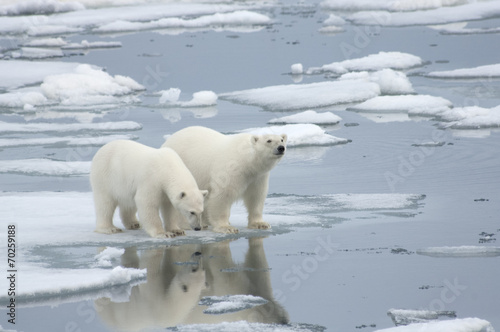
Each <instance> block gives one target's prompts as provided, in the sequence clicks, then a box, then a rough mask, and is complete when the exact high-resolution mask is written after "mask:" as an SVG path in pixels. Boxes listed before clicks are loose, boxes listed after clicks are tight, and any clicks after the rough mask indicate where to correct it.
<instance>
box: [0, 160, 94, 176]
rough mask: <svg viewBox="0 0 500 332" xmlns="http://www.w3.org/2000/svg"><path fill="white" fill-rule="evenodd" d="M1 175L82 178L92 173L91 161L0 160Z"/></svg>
mask: <svg viewBox="0 0 500 332" xmlns="http://www.w3.org/2000/svg"><path fill="white" fill-rule="evenodd" d="M0 173H14V174H24V175H35V176H38V175H49V176H82V175H87V174H89V173H90V161H56V160H50V159H19V160H0Z"/></svg>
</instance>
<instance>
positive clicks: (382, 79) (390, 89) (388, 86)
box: [339, 68, 414, 95]
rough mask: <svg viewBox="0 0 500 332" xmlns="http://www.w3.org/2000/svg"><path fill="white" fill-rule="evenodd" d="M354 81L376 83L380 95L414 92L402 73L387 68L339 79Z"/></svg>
mask: <svg viewBox="0 0 500 332" xmlns="http://www.w3.org/2000/svg"><path fill="white" fill-rule="evenodd" d="M355 79H357V80H365V81H368V82H374V83H377V84H378V85H379V86H380V91H381V93H382V94H387V95H395V94H407V93H413V92H414V90H413V87H412V85H411V82H410V80H409V79H408V77H407V76H406V75H405V74H404V73H402V72H400V71H394V70H392V69H389V68H386V69H382V70H378V71H376V72H367V71H362V72H352V73H347V74H343V75H342V76H340V77H339V80H355Z"/></svg>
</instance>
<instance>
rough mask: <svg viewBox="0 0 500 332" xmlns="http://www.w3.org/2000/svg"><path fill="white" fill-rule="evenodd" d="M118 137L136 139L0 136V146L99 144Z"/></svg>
mask: <svg viewBox="0 0 500 332" xmlns="http://www.w3.org/2000/svg"><path fill="white" fill-rule="evenodd" d="M118 139H137V136H134V135H108V136H91V137H77V136H66V137H39V138H1V139H0V148H7V147H20V146H37V145H43V146H50V145H57V146H101V145H104V144H106V143H109V142H111V141H114V140H118Z"/></svg>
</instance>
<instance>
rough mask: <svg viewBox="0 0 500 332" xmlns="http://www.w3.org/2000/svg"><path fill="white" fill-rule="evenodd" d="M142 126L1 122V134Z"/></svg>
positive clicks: (135, 124) (134, 125)
mask: <svg viewBox="0 0 500 332" xmlns="http://www.w3.org/2000/svg"><path fill="white" fill-rule="evenodd" d="M141 128H142V125H141V124H139V123H137V122H134V121H117V122H96V123H14V122H3V121H0V134H10V133H51V132H52V133H53V132H56V133H61V132H79V131H102V132H110V131H122V130H139V129H141Z"/></svg>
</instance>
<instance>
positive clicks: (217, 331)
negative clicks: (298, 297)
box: [173, 320, 489, 332]
mask: <svg viewBox="0 0 500 332" xmlns="http://www.w3.org/2000/svg"><path fill="white" fill-rule="evenodd" d="M324 330H325V328H324V327H323V326H320V325H310V324H295V323H291V324H288V325H282V324H280V325H277V324H266V323H250V322H247V321H244V320H242V321H237V322H223V323H219V324H190V325H178V326H176V327H175V328H174V329H173V331H177V332H234V331H239V332H322V331H324ZM488 332H489V331H488Z"/></svg>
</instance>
